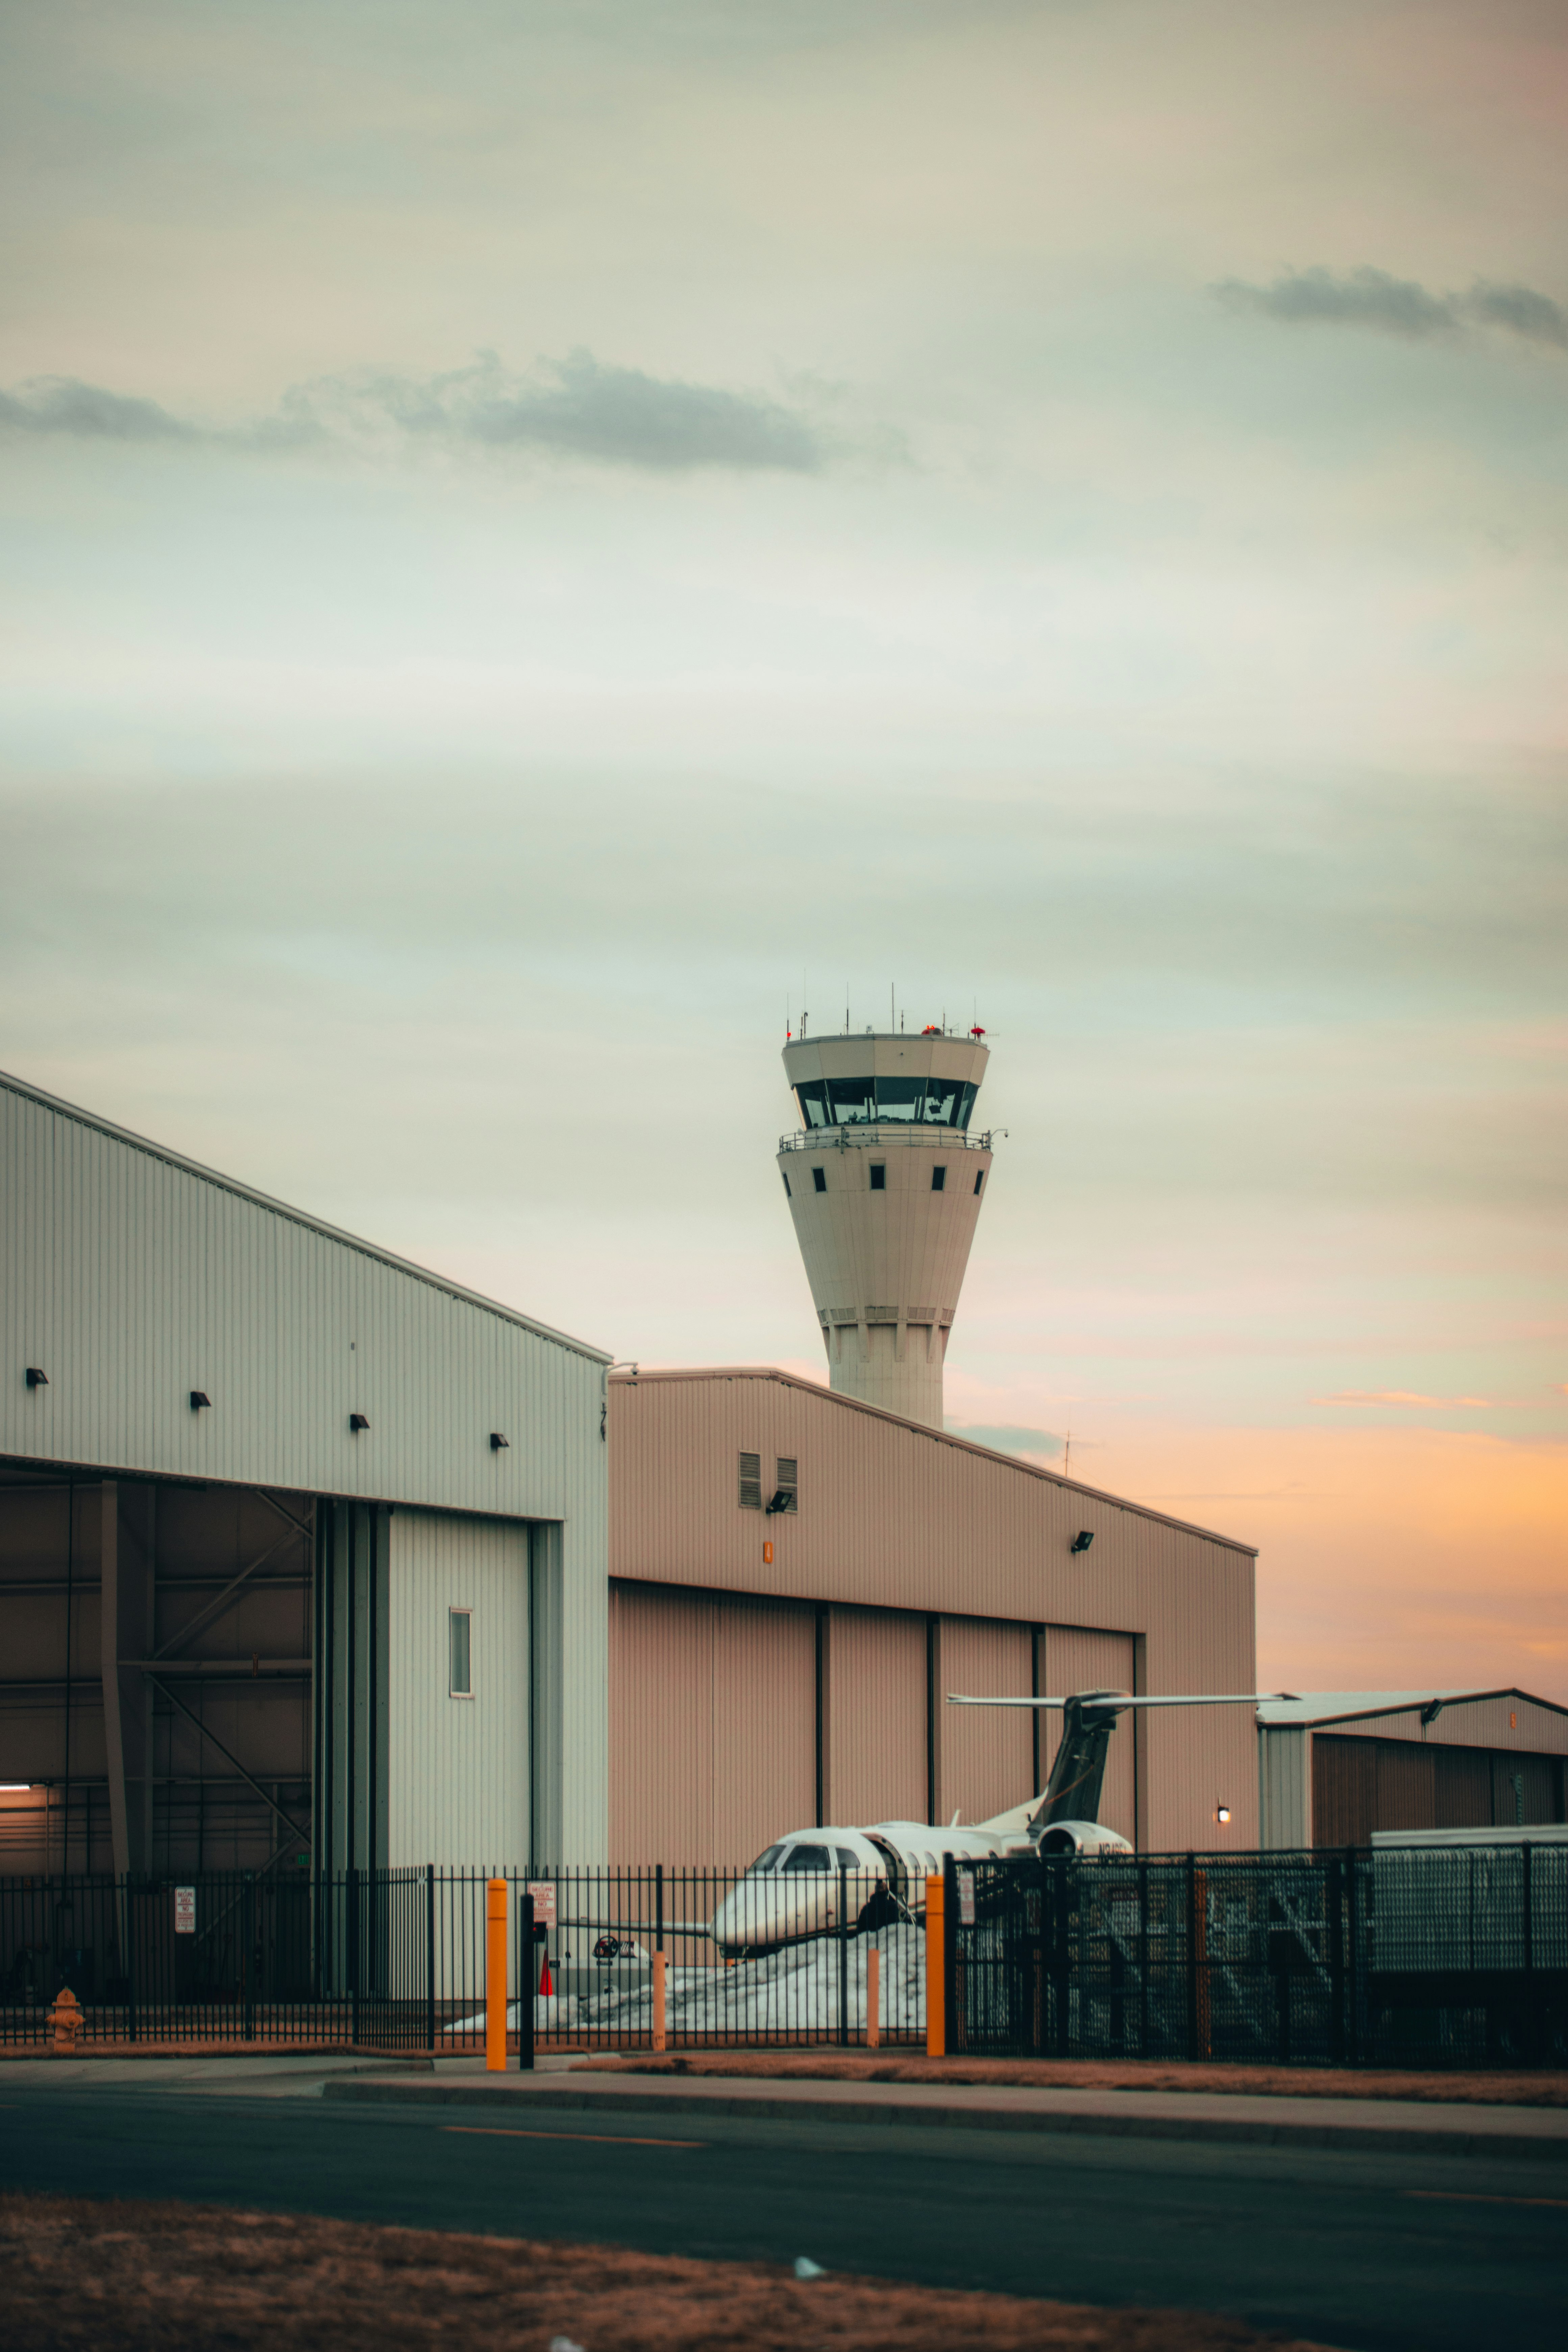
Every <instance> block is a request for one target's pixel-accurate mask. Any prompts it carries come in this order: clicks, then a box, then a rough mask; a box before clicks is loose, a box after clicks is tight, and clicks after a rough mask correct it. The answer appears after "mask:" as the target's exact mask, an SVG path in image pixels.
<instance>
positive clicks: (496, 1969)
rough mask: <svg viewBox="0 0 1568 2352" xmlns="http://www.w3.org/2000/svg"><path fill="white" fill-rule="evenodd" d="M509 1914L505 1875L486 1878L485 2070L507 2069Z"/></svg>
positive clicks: (492, 2071)
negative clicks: (503, 1876)
mask: <svg viewBox="0 0 1568 2352" xmlns="http://www.w3.org/2000/svg"><path fill="white" fill-rule="evenodd" d="M506 1914H507V1900H506V1881H505V1879H504V1878H490V1879H487V1880H486V1882H485V2072H486V2074H505V2073H506ZM530 1990H531V1988H530ZM525 1997H526V1996H525Z"/></svg>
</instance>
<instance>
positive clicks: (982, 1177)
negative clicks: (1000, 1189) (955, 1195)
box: [974, 1168, 985, 1192]
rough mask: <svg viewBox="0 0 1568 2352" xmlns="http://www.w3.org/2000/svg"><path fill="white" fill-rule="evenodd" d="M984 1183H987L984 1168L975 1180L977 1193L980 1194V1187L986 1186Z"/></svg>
mask: <svg viewBox="0 0 1568 2352" xmlns="http://www.w3.org/2000/svg"><path fill="white" fill-rule="evenodd" d="M984 1181H985V1171H984V1168H982V1169H981V1171H979V1173H978V1175H977V1176H976V1177H975V1179H974V1189H975V1191H976V1192H979V1190H980V1187H981V1186H982V1184H984Z"/></svg>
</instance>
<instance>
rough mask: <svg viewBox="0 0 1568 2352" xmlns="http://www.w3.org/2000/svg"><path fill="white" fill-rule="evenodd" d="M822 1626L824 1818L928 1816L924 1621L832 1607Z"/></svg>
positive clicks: (847, 1822) (848, 1822)
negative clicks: (824, 1663)
mask: <svg viewBox="0 0 1568 2352" xmlns="http://www.w3.org/2000/svg"><path fill="white" fill-rule="evenodd" d="M826 1632H827V1686H826V1694H825V1705H824V1715H825V1717H826V1724H825V1734H826V1741H825V1744H826V1784H827V1785H826V1790H825V1791H824V1803H825V1808H826V1819H827V1820H828V1821H830V1822H838V1823H839V1824H840V1825H841V1826H843V1827H846V1828H850V1827H853V1826H854V1825H855V1824H856V1823H858V1822H925V1821H929V1820H930V1819H931V1812H930V1805H931V1790H930V1780H929V1778H928V1769H929V1756H928V1737H927V1715H928V1711H929V1704H930V1698H929V1695H930V1669H929V1665H928V1660H927V1643H928V1635H927V1629H926V1620H925V1619H924V1618H923V1617H914V1616H907V1615H904V1614H902V1613H901V1612H900V1611H898V1610H894V1609H833V1610H830V1611H829V1612H828V1621H827V1628H826Z"/></svg>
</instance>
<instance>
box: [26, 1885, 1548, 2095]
mask: <svg viewBox="0 0 1568 2352" xmlns="http://www.w3.org/2000/svg"><path fill="white" fill-rule="evenodd" d="M489 1875H491V1874H489V1873H487V1872H485V1871H482V1870H445V1869H438V1868H436V1867H434V1866H431V1867H426V1868H424V1869H415V1870H394V1871H381V1872H376V1873H354V1872H349V1873H347V1874H345V1875H343V1876H342V1877H337V1878H330V1879H329V1878H309V1877H307V1876H305V1875H304V1874H300V1876H299V1877H298V1878H289V1879H285V1878H284V1877H283V1876H282V1874H280V1873H279V1874H257V1875H255V1876H248V1875H238V1874H230V1875H214V1874H208V1875H205V1876H203V1877H200V1878H196V1879H195V1880H192V1881H188V1882H184V1883H181V1884H175V1883H173V1882H168V1881H163V1880H157V1881H153V1880H148V1881H122V1880H115V1879H111V1878H107V1877H53V1878H31V1879H8V1880H0V2045H4V2044H6V2043H10V2044H13V2045H16V2044H26V2043H34V2044H37V2043H41V2042H45V2041H46V2040H47V2038H48V2037H49V2034H50V2032H51V2024H50V2005H51V2003H52V2002H53V2001H54V2000H55V1998H56V1996H57V1994H58V1992H59V1991H60V1990H61V1989H62V1987H66V1986H68V1987H69V1988H70V1990H71V1991H72V1992H73V1993H74V1994H75V1996H76V1998H77V2000H78V2001H79V2003H80V2005H81V2013H82V2027H81V2030H82V2032H83V2034H84V2036H85V2038H86V2039H87V2041H88V2042H92V2043H97V2044H123V2043H130V2042H137V2043H140V2044H143V2045H145V2044H149V2043H154V2044H156V2043H164V2044H171V2043H172V2044H180V2045H190V2044H195V2043H203V2042H205V2043H209V2044H214V2043H234V2042H237V2043H242V2044H252V2045H257V2044H268V2043H270V2044H273V2045H279V2044H285V2043H287V2044H289V2045H291V2046H294V2047H297V2048H298V2047H309V2048H359V2049H370V2050H385V2051H399V2050H403V2051H425V2052H434V2053H437V2054H442V2053H446V2054H451V2055H457V2054H461V2053H466V2052H472V2051H477V2050H479V2049H481V2048H482V2047H483V2044H484V2025H485V1914H486V1887H487V1882H488V1878H489ZM501 1875H504V1876H505V1877H506V1879H507V1881H508V1889H509V1893H508V1914H509V1936H508V1986H507V1998H508V2022H509V2028H510V2039H511V2042H512V2045H513V2047H514V2048H515V2046H516V2042H517V2033H518V2029H519V2027H520V2026H521V2025H522V2024H523V2023H524V2022H525V2021H528V2020H530V2019H531V2022H532V2026H533V2032H534V2038H535V2041H536V2043H537V2044H538V2045H539V2046H541V2047H542V2048H544V2049H547V2050H548V2049H549V2048H551V2047H552V2046H553V2047H556V2048H574V2049H584V2048H586V2049H616V2048H646V2047H647V2046H648V2045H649V2043H650V2042H652V2041H653V2039H654V2035H655V2031H656V1990H655V1989H656V1983H657V1982H658V1981H660V1980H661V1981H662V1989H663V2004H662V2007H663V2033H664V2041H665V2044H666V2046H667V2047H668V2048H670V2049H681V2048H700V2047H703V2046H708V2047H717V2046H723V2045H725V2044H731V2045H733V2044H748V2045H752V2046H756V2045H760V2044H769V2043H772V2044H792V2043H793V2044H797V2045H799V2044H809V2043H822V2042H827V2043H834V2042H837V2043H853V2044H863V2043H864V2042H866V2041H867V2040H868V2039H869V2038H870V2028H871V2024H872V2019H873V2014H874V2017H875V2022H876V2029H877V2033H878V2038H879V2040H880V2042H883V2043H885V2044H890V2043H900V2042H901V2043H905V2044H908V2043H910V2042H913V2043H922V2044H923V2042H924V2040H925V2032H926V1933H925V1930H926V1921H925V1916H924V1889H923V1886H921V1885H916V1886H914V1887H911V1888H910V1889H908V1890H907V1891H906V1893H905V1895H903V1896H902V1897H901V1898H900V1897H899V1896H897V1895H893V1894H892V1893H890V1892H889V1889H888V1888H887V1887H886V1886H885V1885H884V1884H883V1883H882V1881H881V1880H880V1879H879V1878H877V1877H874V1876H872V1875H870V1874H865V1875H862V1874H858V1873H857V1872H855V1871H852V1870H848V1869H844V1868H840V1869H837V1870H830V1871H815V1872H809V1873H807V1872H800V1873H790V1872H787V1871H785V1872H778V1873H775V1874H773V1875H768V1876H763V1877H758V1876H756V1875H754V1874H740V1873H736V1872H728V1871H716V1870H667V1869H660V1868H653V1869H646V1870H631V1869H582V1870H579V1869H549V1868H542V1867H538V1866H535V1867H534V1868H533V1869H531V1870H530V1871H528V1872H511V1873H504V1874H501ZM530 1886H532V1887H533V1888H534V1889H535V1890H536V1901H537V1906H538V1908H539V1910H540V1912H541V1914H542V1915H543V1914H549V1913H552V1915H553V1916H552V1924H551V1925H550V1926H549V1927H547V1928H546V1929H545V1931H544V1933H543V1935H542V1938H541V1940H540V1941H539V1942H538V1943H537V1944H535V1945H532V1946H531V1947H529V1948H523V1946H522V1944H521V1935H520V1920H521V1902H522V1896H523V1895H524V1892H525V1891H526V1889H527V1888H528V1887H530ZM945 1895H946V1902H945V1911H944V1921H945V1927H944V1952H943V1969H942V1978H943V1988H944V2000H943V2005H944V2010H945V2027H946V2047H947V2049H948V2051H949V2053H954V2054H957V2053H964V2052H968V2053H975V2054H980V2053H987V2054H998V2055H999V2054H1016V2055H1021V2056H1042V2057H1067V2058H1139V2057H1143V2058H1166V2059H1171V2058H1176V2059H1181V2058H1195V2059H1214V2060H1231V2061H1238V2062H1243V2061H1249V2062H1252V2063H1285V2064H1289V2065H1302V2066H1314V2065H1318V2066H1321V2065H1332V2064H1348V2065H1364V2064H1378V2065H1388V2064H1395V2065H1398V2064H1405V2065H1412V2066H1421V2067H1429V2066H1441V2065H1459V2064H1466V2065H1501V2064H1508V2065H1549V2064H1552V2065H1562V2064H1564V2063H1568V1846H1565V1845H1563V1844H1561V1843H1558V1844H1542V1845H1525V1844H1519V1845H1509V1846H1497V1845H1490V1846H1476V1847H1462V1848H1440V1849H1434V1848H1426V1849H1416V1848H1396V1849H1388V1850H1384V1849H1382V1848H1379V1849H1376V1850H1374V1851H1373V1852H1370V1853H1369V1852H1367V1851H1365V1850H1348V1851H1345V1852H1343V1853H1321V1852H1320V1853H1287V1854H1279V1853H1268V1854H1247V1855H1240V1856H1237V1855H1232V1854H1224V1855H1204V1854H1198V1855H1187V1856H1171V1855H1153V1856H1147V1857H1140V1856H1116V1857H1107V1858H1103V1859H1097V1860H1091V1861H1081V1862H1080V1861H1074V1860H1071V1859H1067V1860H1057V1859H1054V1858H1053V1859H1051V1860H1049V1861H1045V1862H1041V1861H1035V1860H1030V1861H1024V1862H1007V1863H974V1864H961V1865H957V1866H954V1865H953V1864H949V1865H948V1870H947V1885H946V1889H945ZM661 1955H662V1960H663V1965H662V1968H658V1967H657V1966H656V1963H657V1962H658V1959H659V1957H660V1956H661ZM873 1955H875V1964H874V1966H873V1958H872V1956H873ZM873 1976H875V1979H876V1981H877V2000H876V2008H875V2011H874V2013H873V2011H872V2010H871V2006H870V1999H869V1990H870V1985H871V1981H872V1979H873Z"/></svg>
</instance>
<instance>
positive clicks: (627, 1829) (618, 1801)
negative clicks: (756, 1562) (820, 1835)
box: [610, 1583, 816, 1868]
mask: <svg viewBox="0 0 1568 2352" xmlns="http://www.w3.org/2000/svg"><path fill="white" fill-rule="evenodd" d="M815 1820H816V1611H815V1610H814V1609H811V1608H809V1607H803V1606H801V1605H799V1604H798V1603H792V1602H789V1601H754V1600H752V1599H750V1598H742V1597H740V1596H737V1595H731V1594H728V1593H710V1592H694V1591H681V1590H678V1589H674V1588H671V1587H669V1586H668V1585H657V1584H635V1583H612V1584H611V1586H610V1858H611V1860H612V1861H614V1862H623V1863H638V1864H646V1863H654V1862H665V1863H673V1864H683V1863H684V1864H702V1863H714V1864H719V1865H721V1867H725V1866H727V1867H736V1868H739V1867H743V1865H744V1864H747V1863H749V1862H751V1861H752V1860H753V1859H754V1858H755V1856H756V1855H757V1854H759V1853H761V1852H762V1850H763V1847H764V1846H765V1845H767V1844H768V1843H770V1841H771V1840H772V1839H773V1838H775V1837H777V1836H778V1834H779V1832H781V1831H782V1830H789V1829H799V1828H801V1827H804V1826H806V1825H808V1824H810V1823H811V1822H815Z"/></svg>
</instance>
